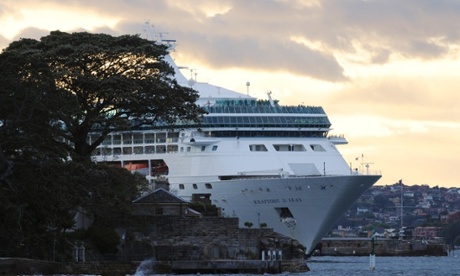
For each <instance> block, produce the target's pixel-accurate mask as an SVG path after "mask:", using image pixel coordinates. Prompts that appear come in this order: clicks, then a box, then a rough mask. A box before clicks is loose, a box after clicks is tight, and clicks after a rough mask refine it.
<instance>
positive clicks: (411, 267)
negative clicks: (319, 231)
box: [135, 250, 460, 276]
mask: <svg viewBox="0 0 460 276" xmlns="http://www.w3.org/2000/svg"><path fill="white" fill-rule="evenodd" d="M307 264H308V267H309V268H310V270H311V271H309V272H305V273H295V274H292V273H283V274H281V275H296V276H297V275H298V276H318V275H320V276H335V275H363V276H366V275H372V276H386V275H391V276H393V275H413V276H425V275H426V276H450V275H459V276H460V250H457V251H456V252H453V253H452V254H450V256H444V257H379V256H376V258H375V270H370V269H369V256H367V257H330V256H323V257H312V258H311V259H309V260H308V261H307ZM135 275H136V276H144V275H151V274H144V273H142V271H141V270H138V271H137V273H136V274H135ZM202 276H204V275H202ZM235 276H243V274H237V275H235ZM246 276H248V275H246Z"/></svg>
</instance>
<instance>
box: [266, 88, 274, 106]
mask: <svg viewBox="0 0 460 276" xmlns="http://www.w3.org/2000/svg"><path fill="white" fill-rule="evenodd" d="M267 96H268V101H269V102H270V106H273V107H274V106H275V103H274V102H273V99H272V91H268V92H267Z"/></svg>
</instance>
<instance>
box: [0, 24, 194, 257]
mask: <svg viewBox="0 0 460 276" xmlns="http://www.w3.org/2000/svg"><path fill="white" fill-rule="evenodd" d="M166 54H167V49H166V46H163V45H159V44H155V43H153V42H150V41H147V40H145V39H141V38H140V37H139V36H129V35H126V36H120V37H112V36H109V35H105V34H89V33H84V32H83V33H73V34H68V33H63V32H59V31H56V32H51V33H50V35H48V36H45V37H43V38H41V39H40V40H39V41H37V40H33V39H21V40H19V41H15V42H13V43H11V44H10V45H9V46H8V47H7V48H6V49H4V50H3V52H2V53H0V72H1V74H0V202H1V203H2V204H0V225H1V227H0V245H1V248H0V254H1V255H7V256H26V257H32V258H42V259H46V258H48V259H50V256H49V252H51V250H50V248H51V246H52V245H53V244H56V243H57V244H58V245H65V244H66V239H67V237H66V236H65V235H64V233H65V231H66V230H68V229H70V228H73V227H74V217H75V215H76V214H77V213H78V212H80V213H83V214H84V215H85V216H87V217H89V218H92V219H93V220H94V221H95V222H96V223H97V224H98V225H104V226H106V227H109V228H113V227H115V225H122V224H123V223H124V218H125V217H126V215H127V214H128V213H129V212H130V207H131V202H132V200H133V199H134V198H135V197H136V196H138V195H139V193H140V192H141V191H142V190H144V189H145V188H146V187H147V182H146V180H145V178H144V177H143V176H141V175H136V174H135V175H133V174H131V173H129V172H128V171H126V170H124V169H121V168H115V167H110V166H104V165H100V164H99V165H96V164H93V163H91V162H90V161H91V159H90V156H91V153H92V152H93V151H94V149H95V148H96V147H97V146H98V145H99V144H100V143H102V141H103V140H104V138H105V137H106V136H107V135H108V134H109V133H110V132H112V131H117V130H121V129H135V128H138V127H141V126H148V125H150V126H153V127H155V126H157V125H158V124H163V125H165V124H170V123H172V122H174V121H176V120H183V121H193V120H197V119H199V117H200V116H201V114H202V113H203V111H202V110H201V108H199V107H198V106H197V105H196V104H195V101H196V99H197V98H198V94H197V92H196V91H194V90H192V89H190V88H186V87H181V86H179V85H178V84H177V82H176V81H175V80H174V78H173V73H174V71H173V69H172V68H171V67H170V66H169V64H168V63H167V62H166V61H164V59H163V58H164V56H165V55H166ZM94 131H97V133H98V134H97V135H98V136H97V137H96V139H94V140H91V144H89V143H88V141H87V137H88V135H89V134H90V133H92V132H94ZM93 137H94V136H93ZM69 157H70V158H69ZM110 237H111V238H110V239H114V236H113V235H112V236H110ZM110 239H109V240H110ZM107 244H112V243H111V242H107ZM62 248H64V246H62ZM101 248H104V250H106V251H107V252H112V251H113V247H111V246H108V245H107V246H105V245H101Z"/></svg>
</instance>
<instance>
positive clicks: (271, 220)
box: [173, 175, 380, 253]
mask: <svg viewBox="0 0 460 276" xmlns="http://www.w3.org/2000/svg"><path fill="white" fill-rule="evenodd" d="M379 178H380V176H370V175H349V176H317V177H289V178H256V179H236V180H226V181H218V182H211V183H210V184H211V185H212V194H211V199H212V204H215V205H216V206H218V207H220V208H221V210H222V214H223V215H224V216H229V217H238V218H239V220H240V227H246V226H245V223H246V222H250V223H252V225H254V227H259V225H261V224H262V223H264V224H265V225H267V227H270V228H273V229H274V230H275V231H276V232H278V233H281V234H284V235H286V236H288V237H291V238H293V239H296V240H298V241H299V242H300V243H302V244H303V245H304V246H306V247H307V253H311V251H312V250H313V249H314V247H315V246H316V244H317V243H318V242H319V241H320V240H321V238H322V237H323V236H324V235H325V234H327V232H328V231H329V230H330V229H331V227H332V226H333V224H334V223H335V222H336V220H337V218H338V217H340V216H341V215H342V214H343V213H344V212H345V211H346V210H347V209H348V208H349V207H350V206H351V205H352V204H353V203H354V202H355V201H356V200H357V199H358V197H359V196H360V195H361V194H362V193H363V192H364V191H365V190H367V189H368V188H369V187H371V186H372V185H373V184H374V183H375V182H376V181H377V180H378V179H379ZM173 187H174V185H173ZM173 189H174V190H175V188H173ZM193 192H194V193H197V192H198V193H200V192H202V193H207V192H209V190H207V189H204V190H201V191H200V190H198V191H196V190H195V191H193ZM191 193H192V191H181V192H179V196H183V197H185V198H187V197H189V196H190V195H191ZM283 210H289V213H290V214H288V215H287V216H286V217H283V214H282V213H283Z"/></svg>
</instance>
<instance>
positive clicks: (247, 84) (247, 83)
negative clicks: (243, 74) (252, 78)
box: [246, 81, 251, 96]
mask: <svg viewBox="0 0 460 276" xmlns="http://www.w3.org/2000/svg"><path fill="white" fill-rule="evenodd" d="M249 85H251V83H250V82H248V81H247V82H246V94H247V95H248V96H249Z"/></svg>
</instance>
